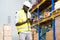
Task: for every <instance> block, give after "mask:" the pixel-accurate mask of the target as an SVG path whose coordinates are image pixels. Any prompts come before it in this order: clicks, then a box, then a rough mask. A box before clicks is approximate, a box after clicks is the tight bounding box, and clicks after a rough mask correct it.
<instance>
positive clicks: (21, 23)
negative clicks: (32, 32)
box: [15, 18, 32, 26]
mask: <svg viewBox="0 0 60 40" xmlns="http://www.w3.org/2000/svg"><path fill="white" fill-rule="evenodd" d="M27 22H30V23H31V22H32V20H30V19H29V18H28V19H27V20H26V21H25V22H17V23H16V24H15V25H16V26H20V25H23V24H25V23H27Z"/></svg>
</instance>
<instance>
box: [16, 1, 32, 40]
mask: <svg viewBox="0 0 60 40" xmlns="http://www.w3.org/2000/svg"><path fill="white" fill-rule="evenodd" d="M31 7H32V4H31V3H30V2H29V1H26V2H24V4H23V8H22V9H21V10H20V11H19V12H18V13H17V23H16V28H17V30H18V35H19V40H32V33H31V27H30V18H31V15H30V13H29V9H30V8H31Z"/></svg>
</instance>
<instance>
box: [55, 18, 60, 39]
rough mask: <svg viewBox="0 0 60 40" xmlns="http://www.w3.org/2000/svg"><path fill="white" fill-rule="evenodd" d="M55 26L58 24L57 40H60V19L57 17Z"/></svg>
mask: <svg viewBox="0 0 60 40" xmlns="http://www.w3.org/2000/svg"><path fill="white" fill-rule="evenodd" d="M55 21H56V22H55V24H56V39H57V40H60V17H57V18H56V20H55Z"/></svg>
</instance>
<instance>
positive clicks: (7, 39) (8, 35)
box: [4, 24, 12, 40]
mask: <svg viewBox="0 0 60 40" xmlns="http://www.w3.org/2000/svg"><path fill="white" fill-rule="evenodd" d="M4 40H12V26H11V25H10V24H4Z"/></svg>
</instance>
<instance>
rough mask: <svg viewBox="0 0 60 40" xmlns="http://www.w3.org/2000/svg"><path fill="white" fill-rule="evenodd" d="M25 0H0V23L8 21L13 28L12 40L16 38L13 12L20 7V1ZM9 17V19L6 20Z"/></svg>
mask: <svg viewBox="0 0 60 40" xmlns="http://www.w3.org/2000/svg"><path fill="white" fill-rule="evenodd" d="M24 1H25V0H0V25H3V24H6V23H8V22H10V23H11V24H12V29H13V33H12V36H13V40H17V39H18V34H17V30H16V28H15V26H14V24H15V13H16V11H18V10H20V8H22V3H23V2H24ZM8 17H9V20H8Z"/></svg>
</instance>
